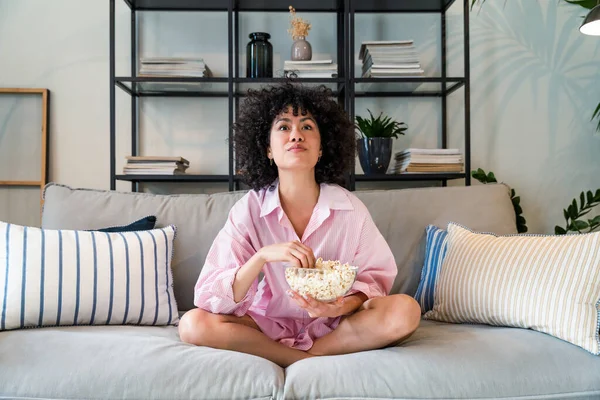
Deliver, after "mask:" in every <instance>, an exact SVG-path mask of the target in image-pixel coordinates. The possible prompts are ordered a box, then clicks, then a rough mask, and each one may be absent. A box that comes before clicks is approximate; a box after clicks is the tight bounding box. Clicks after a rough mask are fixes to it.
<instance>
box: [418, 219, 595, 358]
mask: <svg viewBox="0 0 600 400" xmlns="http://www.w3.org/2000/svg"><path fill="white" fill-rule="evenodd" d="M434 299H435V300H434V305H433V309H432V310H431V311H429V312H427V313H426V314H425V315H424V318H425V319H432V320H439V321H445V322H455V323H456V322H458V323H460V322H470V323H484V324H490V325H501V326H511V327H520V328H530V329H534V330H537V331H540V332H545V333H547V334H550V335H553V336H556V337H558V338H560V339H563V340H565V341H567V342H570V343H573V344H575V345H577V346H580V347H582V348H584V349H586V350H588V351H589V352H591V353H593V354H595V355H598V354H600V337H599V335H598V330H599V328H600V232H597V233H587V234H579V235H567V236H551V235H508V236H495V235H493V234H487V233H474V232H472V231H470V230H468V229H465V228H464V227H461V226H459V225H456V224H454V223H450V224H449V225H448V252H447V253H446V257H445V259H444V262H443V264H442V269H441V271H440V275H439V278H438V282H437V286H436V291H435V294H434Z"/></svg>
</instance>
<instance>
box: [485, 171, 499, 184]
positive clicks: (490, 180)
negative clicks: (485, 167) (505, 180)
mask: <svg viewBox="0 0 600 400" xmlns="http://www.w3.org/2000/svg"><path fill="white" fill-rule="evenodd" d="M487 179H488V182H492V183H496V182H498V181H497V180H496V177H495V176H494V173H493V172H491V171H490V172H489V173H488V174H487Z"/></svg>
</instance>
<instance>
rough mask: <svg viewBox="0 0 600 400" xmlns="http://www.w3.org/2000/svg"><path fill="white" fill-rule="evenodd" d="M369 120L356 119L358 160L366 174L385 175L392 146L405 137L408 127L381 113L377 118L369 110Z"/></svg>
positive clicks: (358, 117)
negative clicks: (400, 136)
mask: <svg viewBox="0 0 600 400" xmlns="http://www.w3.org/2000/svg"><path fill="white" fill-rule="evenodd" d="M367 111H368V112H369V118H362V117H360V116H357V117H356V123H355V126H356V129H358V131H359V132H360V137H359V139H357V143H356V144H357V148H358V159H359V161H360V166H361V167H362V169H363V172H364V173H365V174H385V173H386V171H387V169H388V166H389V165H390V160H391V158H392V144H393V140H394V138H398V135H404V132H405V131H406V130H407V129H408V125H406V124H405V123H404V122H398V121H395V120H393V119H392V118H391V117H389V116H383V113H379V115H378V116H377V118H375V117H374V116H373V113H372V112H371V110H368V109H367Z"/></svg>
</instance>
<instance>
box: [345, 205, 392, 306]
mask: <svg viewBox="0 0 600 400" xmlns="http://www.w3.org/2000/svg"><path fill="white" fill-rule="evenodd" d="M353 265H356V266H357V267H358V275H357V277H356V282H354V285H353V286H352V289H351V290H350V292H348V294H347V295H346V296H350V295H352V294H355V293H357V292H362V293H364V294H365V295H366V296H367V297H368V298H369V299H371V298H373V297H379V296H386V295H388V294H389V293H390V290H392V285H393V283H394V279H395V278H396V275H397V274H398V268H397V266H396V261H395V259H394V255H393V254H392V250H391V249H390V247H389V246H388V244H387V242H386V241H385V239H384V237H383V235H382V234H381V232H379V229H377V226H376V225H375V222H373V219H372V218H371V215H369V214H368V211H367V216H366V218H365V221H364V223H363V227H362V229H361V232H360V239H359V244H358V249H357V251H356V254H355V256H354V263H353Z"/></svg>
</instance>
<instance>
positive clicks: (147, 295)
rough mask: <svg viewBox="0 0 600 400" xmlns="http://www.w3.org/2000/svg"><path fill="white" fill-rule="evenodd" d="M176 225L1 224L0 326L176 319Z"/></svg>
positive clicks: (157, 322)
mask: <svg viewBox="0 0 600 400" xmlns="http://www.w3.org/2000/svg"><path fill="white" fill-rule="evenodd" d="M175 231H176V229H175V227H174V226H167V227H165V228H162V229H153V230H148V231H133V232H115V233H107V232H97V231H95V232H94V231H91V232H90V231H73V230H49V229H39V228H32V227H24V226H20V225H14V224H8V223H5V222H0V330H8V329H18V328H30V327H42V326H61V325H125V324H133V325H170V324H175V323H176V322H177V321H178V314H177V304H176V302H175V296H174V293H173V277H172V273H171V258H172V253H173V240H174V239H175Z"/></svg>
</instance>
